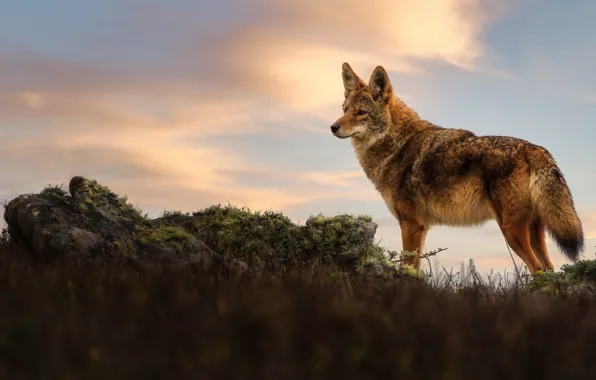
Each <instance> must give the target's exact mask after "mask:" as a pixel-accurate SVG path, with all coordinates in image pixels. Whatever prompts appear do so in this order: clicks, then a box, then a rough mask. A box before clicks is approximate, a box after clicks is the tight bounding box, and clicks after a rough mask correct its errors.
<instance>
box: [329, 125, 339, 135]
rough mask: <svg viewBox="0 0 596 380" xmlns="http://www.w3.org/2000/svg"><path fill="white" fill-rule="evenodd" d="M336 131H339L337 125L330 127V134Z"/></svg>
mask: <svg viewBox="0 0 596 380" xmlns="http://www.w3.org/2000/svg"><path fill="white" fill-rule="evenodd" d="M337 131H339V125H337V124H333V125H332V126H331V132H332V133H335V132H337Z"/></svg>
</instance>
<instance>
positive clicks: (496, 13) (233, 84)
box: [0, 0, 596, 272]
mask: <svg viewBox="0 0 596 380" xmlns="http://www.w3.org/2000/svg"><path fill="white" fill-rule="evenodd" d="M362 4H363V3H360V2H356V1H353V0H344V1H342V2H341V3H340V2H337V1H334V0H329V1H327V2H325V3H321V2H315V1H313V0H305V1H303V2H300V3H289V2H288V3H284V4H281V3H278V2H275V1H273V0H250V1H244V2H242V1H239V0H226V1H221V2H219V3H215V2H212V3H208V2H196V3H192V2H188V1H185V0H173V1H171V2H170V3H169V4H167V5H166V4H164V3H159V2H157V1H155V0H148V1H144V2H140V1H138V0H126V1H119V2H117V1H113V0H106V1H105V2H103V3H93V4H85V5H82V4H81V3H79V2H76V1H74V0H50V1H47V2H44V3H39V4H37V3H36V4H34V3H33V2H28V1H21V2H13V3H9V4H6V5H5V7H4V12H3V13H2V14H0V68H2V70H1V71H0V73H1V74H0V130H1V131H2V135H3V136H4V144H3V146H2V148H1V149H2V153H3V158H4V159H3V160H2V162H1V163H0V165H2V172H3V173H4V175H3V176H2V179H1V180H0V199H1V200H3V201H6V200H10V199H12V198H14V197H16V196H17V195H19V194H22V193H29V192H38V191H40V190H41V189H42V188H43V187H45V186H46V185H48V184H50V185H60V184H64V185H67V184H68V181H69V180H70V178H71V177H72V176H75V175H82V176H85V177H87V178H91V179H95V180H97V181H98V182H100V183H101V184H104V185H106V186H108V187H109V188H110V189H111V190H112V191H114V192H116V193H118V194H121V195H127V196H128V198H129V200H130V202H132V203H134V204H136V205H138V206H139V207H140V208H141V209H143V210H144V211H145V212H148V213H149V215H150V216H151V217H155V216H157V215H159V214H160V213H161V212H163V211H164V210H181V211H183V212H186V211H189V212H192V211H194V210H197V209H202V208H205V207H208V206H210V205H212V204H227V203H228V202H229V203H231V204H232V205H233V206H237V207H243V206H246V207H249V208H251V209H254V210H261V211H264V210H272V211H276V212H282V213H283V214H284V215H286V216H288V217H290V218H291V219H292V220H294V221H296V222H298V221H300V222H302V223H303V222H305V221H306V219H307V218H308V217H309V216H310V215H317V214H319V213H322V214H323V215H325V216H334V215H337V214H354V215H358V214H367V215H370V216H372V217H373V219H374V221H375V222H377V223H378V225H379V227H378V230H377V235H376V241H379V240H380V241H381V245H383V246H386V247H387V248H389V249H393V250H398V251H399V250H401V237H400V230H399V226H398V224H397V221H396V220H395V218H394V217H393V216H392V215H391V214H390V213H389V211H388V210H387V208H386V206H385V204H384V202H383V200H382V198H381V196H380V194H379V193H377V192H376V190H375V189H374V186H373V185H372V183H370V182H369V181H368V179H367V178H366V177H365V175H364V172H363V171H362V169H361V168H360V166H359V164H358V161H357V159H356V156H355V154H354V152H353V149H352V146H351V144H350V143H349V141H347V140H339V139H337V138H336V137H334V136H333V135H332V134H331V133H330V132H329V126H330V125H331V124H332V123H333V122H334V121H335V120H336V119H337V118H338V117H339V116H341V104H342V102H343V84H342V80H341V65H342V63H343V62H348V63H349V64H350V65H351V66H352V68H353V69H354V71H355V72H356V73H357V74H358V75H359V76H360V77H361V78H362V79H363V80H365V81H366V82H368V78H369V76H370V74H371V73H372V70H373V69H374V67H376V66H379V65H380V66H383V67H384V68H385V69H386V70H387V72H388V73H389V77H390V79H391V82H392V84H393V88H394V91H395V93H396V95H397V96H399V97H400V99H402V100H403V101H404V102H405V103H406V104H407V105H408V106H410V107H411V108H413V109H414V110H415V111H416V112H418V114H419V115H420V117H421V118H423V119H425V120H428V121H430V122H432V123H434V124H436V125H439V126H442V127H446V128H461V129H468V130H470V131H472V132H474V133H475V134H476V135H504V136H512V137H517V138H522V139H526V140H528V141H530V142H532V143H534V144H537V145H540V146H543V147H545V148H546V149H548V150H549V151H550V152H551V153H552V154H553V156H554V157H555V159H556V161H557V163H558V165H559V167H560V168H561V170H562V172H563V174H564V175H565V177H566V180H567V182H568V185H569V187H570V189H571V192H572V195H573V197H574V201H575V205H576V209H577V211H578V214H579V216H580V218H581V220H582V223H583V227H584V233H585V239H586V242H585V250H584V254H583V257H584V258H590V257H592V256H593V255H594V253H595V252H596V249H595V246H596V199H594V197H593V195H592V193H593V191H592V189H593V188H594V187H595V186H596V169H595V168H594V166H593V164H592V163H593V162H594V161H595V159H596V152H595V151H594V150H592V146H591V140H592V139H591V138H593V137H594V136H595V133H594V127H593V125H594V124H595V122H596V78H595V77H594V75H593V74H592V72H593V67H595V66H596V52H594V51H593V49H592V46H593V43H592V39H591V38H590V37H591V36H594V35H596V24H594V23H593V22H592V20H593V18H594V16H596V3H593V2H589V1H587V0H583V1H577V2H574V3H569V4H563V3H561V2H557V1H555V0H545V1H541V2H538V1H537V0H522V1H518V2H514V1H512V0H507V1H490V0H459V1H458V0H449V1H444V2H440V3H433V2H430V1H420V0H397V1H395V0H394V1H389V0H375V1H370V2H367V3H366V4H365V5H362ZM141 5H142V6H141ZM4 223H5V222H4V220H3V219H2V224H3V225H4ZM547 244H548V249H549V254H550V256H551V259H552V261H553V263H554V264H555V269H556V270H558V269H559V268H560V267H561V265H563V264H565V263H568V260H567V259H565V258H564V257H563V255H562V254H561V252H560V251H559V250H558V249H557V247H556V245H555V244H554V242H553V241H552V240H551V239H550V237H549V238H548V239H547ZM438 248H447V251H445V252H442V253H440V254H439V255H437V259H438V260H439V263H440V264H442V265H443V266H445V267H446V268H450V267H453V268H456V269H459V267H460V263H461V262H464V263H467V262H468V260H469V259H470V258H471V259H473V260H474V262H475V265H476V267H477V269H478V270H479V271H481V272H487V271H489V270H491V269H493V270H494V271H496V272H503V270H505V269H507V270H508V271H513V270H514V269H513V264H512V262H511V257H510V254H509V251H508V249H507V246H506V244H505V241H504V238H503V236H502V235H501V233H500V231H499V228H498V227H497V225H496V223H495V222H494V221H490V222H488V223H486V224H484V225H483V226H479V227H469V228H457V227H446V226H442V227H433V228H431V229H430V231H429V233H428V237H427V239H426V244H425V247H424V251H425V252H428V251H432V250H435V249H438ZM514 257H515V259H516V263H517V265H518V266H519V265H520V264H521V263H522V261H521V259H520V258H519V257H517V256H516V255H515V254H514ZM433 266H434V262H433ZM423 267H424V268H428V265H427V263H426V262H425V261H423Z"/></svg>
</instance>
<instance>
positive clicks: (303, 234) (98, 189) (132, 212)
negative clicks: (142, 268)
mask: <svg viewBox="0 0 596 380" xmlns="http://www.w3.org/2000/svg"><path fill="white" fill-rule="evenodd" d="M4 219H5V220H6V222H7V225H8V232H9V233H10V235H11V237H14V238H15V239H16V240H19V241H21V242H23V243H24V244H26V245H27V246H28V247H29V248H30V251H31V252H32V253H33V254H34V255H35V256H37V257H40V258H43V259H47V260H52V259H54V258H59V257H63V256H67V257H68V256H83V257H90V258H99V259H102V258H124V259H125V261H126V262H129V263H138V264H139V265H141V264H142V263H141V261H142V262H151V261H153V262H161V261H163V260H170V261H176V262H181V263H189V264H190V263H193V264H198V265H201V266H209V265H211V264H214V263H215V262H216V261H217V263H219V264H222V265H223V266H225V267H227V268H228V269H231V270H238V271H240V272H250V273H258V272H261V271H263V270H267V271H269V272H270V273H271V272H273V271H276V270H278V269H281V268H288V267H290V266H293V265H296V264H306V265H309V264H315V265H327V266H334V267H336V268H335V269H339V270H342V271H352V272H353V271H356V272H360V273H370V274H375V275H383V276H386V275H388V274H391V273H393V272H394V271H395V270H396V268H395V265H394V264H392V263H390V262H389V260H388V259H387V258H386V257H385V255H384V250H383V249H382V248H381V247H379V246H378V245H376V244H375V243H374V235H375V233H376V230H377V224H376V223H375V222H373V221H372V219H371V218H370V217H366V216H351V215H338V216H335V217H329V218H328V217H324V216H322V215H318V216H314V217H311V218H309V219H308V220H307V222H306V225H302V226H300V225H297V224H295V223H294V222H292V221H291V220H290V219H289V218H288V217H286V216H284V215H282V214H279V213H274V212H264V213H258V212H250V211H249V210H246V209H239V208H235V207H231V206H228V207H221V206H212V207H208V208H206V209H204V210H200V211H197V212H194V213H192V214H190V213H186V214H183V213H181V212H168V213H164V215H163V216H161V217H159V218H155V219H149V218H148V217H146V216H144V215H142V214H141V212H140V211H139V210H138V209H137V208H135V207H133V206H132V205H130V204H129V203H128V202H127V199H126V197H120V196H118V195H117V194H115V193H114V192H112V191H111V190H110V189H108V188H107V187H105V186H102V185H100V184H99V183H97V181H95V180H91V179H87V178H85V177H81V176H75V177H73V178H72V179H71V180H70V183H69V185H68V192H66V191H64V190H62V189H60V188H56V187H48V188H46V189H44V190H42V191H41V192H40V193H38V194H25V195H21V196H19V197H17V198H15V199H13V200H12V201H10V202H9V203H8V204H7V205H6V207H5V212H4ZM135 265H136V264H135ZM335 269H334V270H335Z"/></svg>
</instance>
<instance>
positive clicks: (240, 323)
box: [0, 243, 596, 379]
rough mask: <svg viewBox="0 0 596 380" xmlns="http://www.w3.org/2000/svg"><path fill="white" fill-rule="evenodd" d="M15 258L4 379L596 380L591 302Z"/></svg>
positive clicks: (4, 276)
mask: <svg viewBox="0 0 596 380" xmlns="http://www.w3.org/2000/svg"><path fill="white" fill-rule="evenodd" d="M1 250H2V252H1V258H2V260H1V271H0V307H1V308H2V311H3V312H2V316H1V318H0V377H1V378H3V379H25V378H27V379H130V378H143V379H165V378H167V379H182V378H184V379H187V378H188V379H220V378H221V379H223V378H226V379H249V378H251V379H329V378H334V379H335V378H337V379H373V378H379V379H380V378H383V379H387V378H399V379H530V378H532V379H534V378H536V379H594V378H596V361H595V360H596V350H594V348H595V344H596V301H592V300H590V299H589V298H582V299H579V298H569V297H565V296H563V295H560V296H558V297H554V296H548V295H545V294H538V293H534V294H525V293H523V292H522V291H521V290H519V291H510V292H497V291H496V290H486V289H485V290H483V291H480V289H479V288H476V289H474V288H469V289H467V290H466V289H464V290H463V291H458V292H455V291H453V290H449V289H443V290H440V289H436V288H432V287H430V286H428V285H426V284H425V283H424V282H423V281H417V280H412V279H408V278H386V279H381V278H378V279H373V278H371V277H364V276H355V275H354V276H352V277H348V276H347V275H346V276H344V275H337V274H336V275H333V274H331V273H330V272H328V271H327V272H326V271H325V269H324V268H323V267H318V268H316V269H313V268H312V267H311V268H310V269H307V268H295V269H293V270H292V271H289V272H287V273H263V274H262V275H260V276H259V277H258V278H249V277H248V276H242V275H232V274H230V273H229V272H227V271H223V270H222V269H221V268H220V267H218V266H217V265H213V266H212V267H210V268H208V269H198V268H191V267H190V266H185V267H184V269H182V267H175V266H174V265H167V264H164V265H163V266H162V267H159V266H155V267H154V268H153V269H150V268H145V269H140V270H139V269H138V268H137V269H133V268H132V267H130V266H127V265H125V264H118V263H106V262H103V263H101V264H100V263H90V262H87V263H84V262H79V263H75V262H63V263H61V264H53V265H51V266H44V265H41V264H35V263H33V262H32V261H31V260H29V259H26V258H27V257H28V254H27V253H26V252H25V251H24V249H23V248H21V247H16V246H14V245H12V246H11V244H10V243H4V244H3V246H2V248H1Z"/></svg>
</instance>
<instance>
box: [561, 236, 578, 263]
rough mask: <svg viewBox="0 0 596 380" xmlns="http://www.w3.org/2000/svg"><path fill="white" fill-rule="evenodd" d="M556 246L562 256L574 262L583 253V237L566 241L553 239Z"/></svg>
mask: <svg viewBox="0 0 596 380" xmlns="http://www.w3.org/2000/svg"><path fill="white" fill-rule="evenodd" d="M555 241H556V243H557V246H558V247H559V249H560V250H561V252H563V254H564V255H565V256H566V257H567V258H568V259H569V260H571V261H573V262H576V261H577V260H578V259H579V256H580V254H581V253H582V252H583V251H584V237H583V236H579V237H572V238H566V239H561V238H558V239H555Z"/></svg>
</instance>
